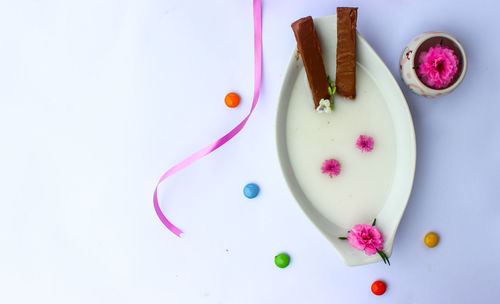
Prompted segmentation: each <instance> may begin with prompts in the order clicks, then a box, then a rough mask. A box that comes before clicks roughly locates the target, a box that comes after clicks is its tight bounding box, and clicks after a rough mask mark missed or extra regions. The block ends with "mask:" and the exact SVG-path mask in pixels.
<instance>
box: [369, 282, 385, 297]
mask: <svg viewBox="0 0 500 304" xmlns="http://www.w3.org/2000/svg"><path fill="white" fill-rule="evenodd" d="M386 289H387V286H386V285H385V283H384V282H382V281H375V282H373V284H372V292H373V294H376V295H377V296H381V295H383V294H384V293H385V290H386Z"/></svg>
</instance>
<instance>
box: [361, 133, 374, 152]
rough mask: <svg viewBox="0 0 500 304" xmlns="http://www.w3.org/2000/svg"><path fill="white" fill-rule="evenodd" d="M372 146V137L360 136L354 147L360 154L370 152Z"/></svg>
mask: <svg viewBox="0 0 500 304" xmlns="http://www.w3.org/2000/svg"><path fill="white" fill-rule="evenodd" d="M374 144H375V142H374V141H373V137H371V136H367V135H360V136H359V137H358V140H357V141H356V147H358V149H360V150H361V151H362V152H370V151H371V150H373V145H374Z"/></svg>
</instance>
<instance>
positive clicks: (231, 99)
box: [224, 92, 240, 108]
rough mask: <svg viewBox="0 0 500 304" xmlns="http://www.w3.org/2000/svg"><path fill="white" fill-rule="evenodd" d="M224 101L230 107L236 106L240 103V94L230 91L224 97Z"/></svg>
mask: <svg viewBox="0 0 500 304" xmlns="http://www.w3.org/2000/svg"><path fill="white" fill-rule="evenodd" d="M224 102H225V103H226V106H228V107H230V108H236V107H237V106H238V105H239V104H240V96H239V95H238V94H236V93H233V92H231V93H229V94H227V95H226V97H225V98H224Z"/></svg>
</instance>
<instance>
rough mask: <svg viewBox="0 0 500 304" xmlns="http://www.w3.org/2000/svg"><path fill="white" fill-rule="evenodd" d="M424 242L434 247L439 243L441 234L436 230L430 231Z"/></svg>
mask: <svg viewBox="0 0 500 304" xmlns="http://www.w3.org/2000/svg"><path fill="white" fill-rule="evenodd" d="M424 243H425V245H426V246H427V247H429V248H433V247H436V245H437V244H438V243H439V236H438V235H437V234H435V233H434V232H429V233H427V234H426V235H425V238H424Z"/></svg>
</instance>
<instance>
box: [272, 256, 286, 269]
mask: <svg viewBox="0 0 500 304" xmlns="http://www.w3.org/2000/svg"><path fill="white" fill-rule="evenodd" d="M274 263H275V264H276V266H278V267H279V268H285V267H286V266H288V264H290V256H289V255H288V254H286V253H280V254H278V255H277V256H275V257H274Z"/></svg>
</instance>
